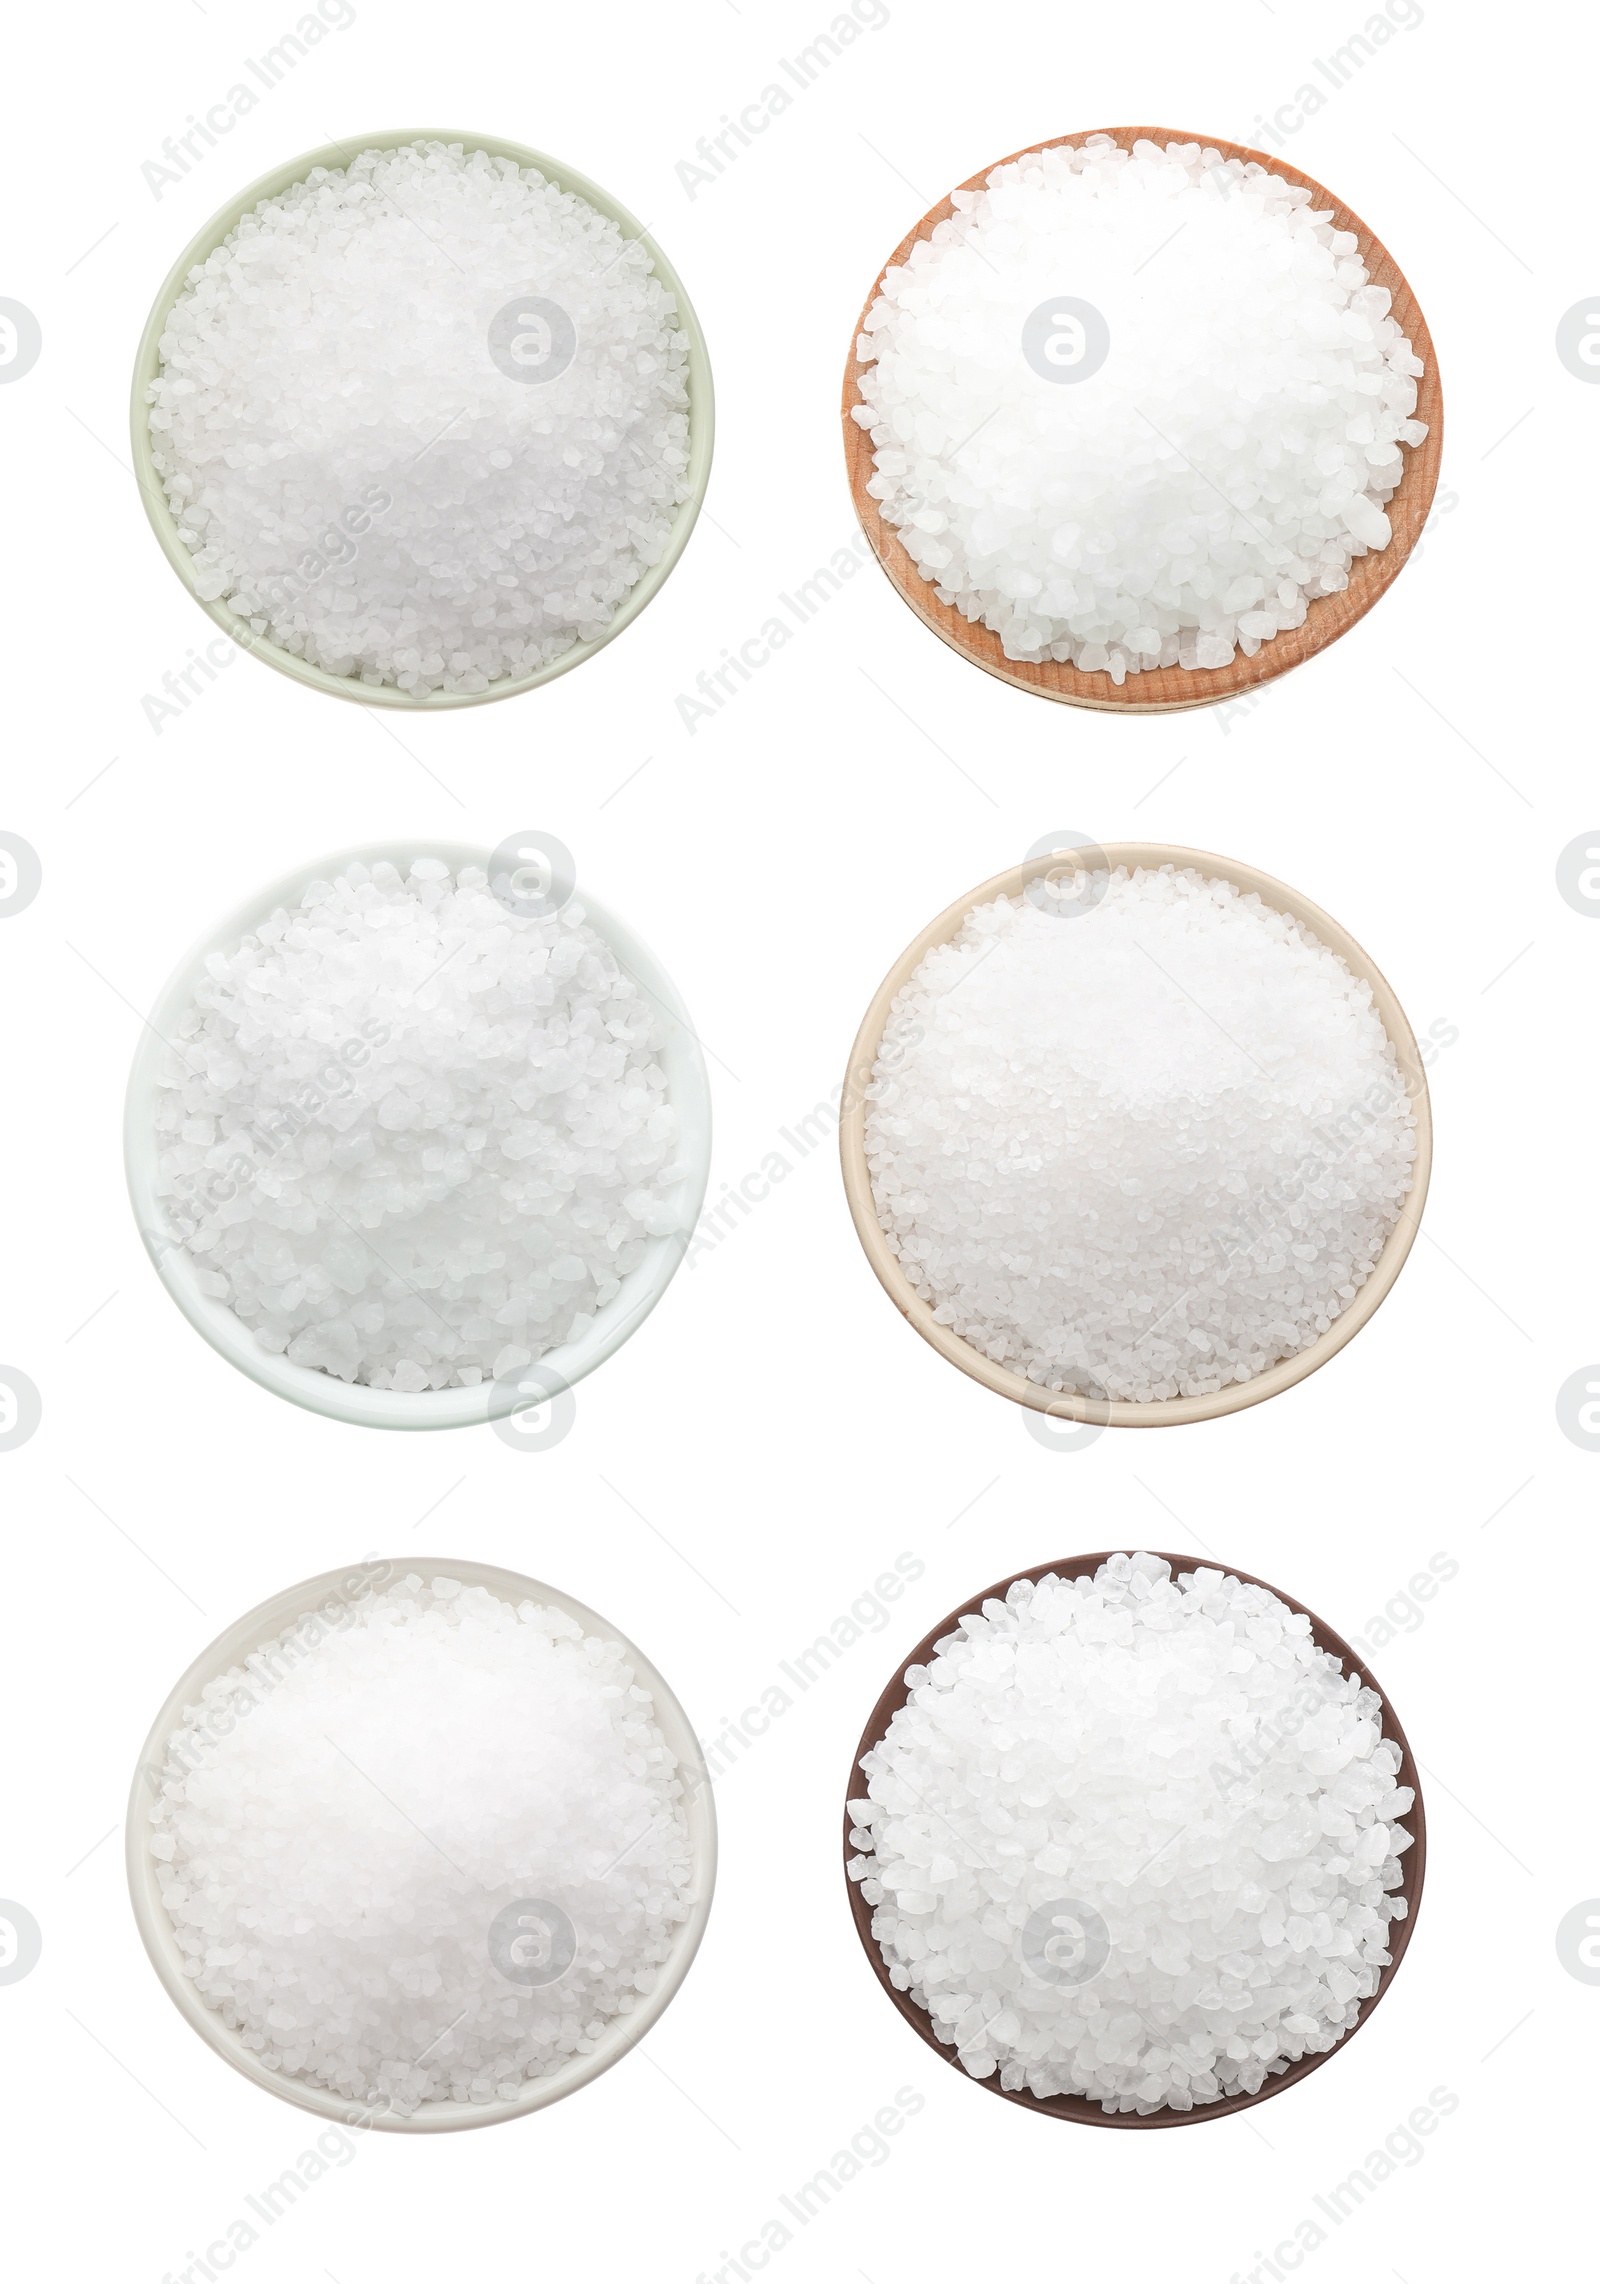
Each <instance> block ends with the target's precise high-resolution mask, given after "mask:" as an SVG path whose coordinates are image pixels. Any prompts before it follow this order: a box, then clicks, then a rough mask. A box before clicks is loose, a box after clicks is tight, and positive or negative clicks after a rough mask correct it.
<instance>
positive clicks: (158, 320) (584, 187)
mask: <svg viewBox="0 0 1600 2284" xmlns="http://www.w3.org/2000/svg"><path fill="white" fill-rule="evenodd" d="M410 143H444V144H446V145H448V144H452V143H459V144H460V145H461V147H462V148H463V149H464V150H468V151H486V152H487V153H488V154H489V156H490V157H491V158H503V159H515V160H516V162H517V164H518V165H519V166H524V167H535V168H537V169H538V171H539V173H540V174H542V175H544V176H545V177H546V178H547V179H548V180H549V181H551V182H553V183H554V184H555V186H556V188H557V189H558V190H562V191H570V192H572V193H574V194H575V195H576V196H577V197H579V198H582V199H584V200H586V201H587V203H588V204H589V205H590V206H592V207H594V208H595V209H596V210H597V212H599V213H601V214H603V215H605V216H606V217H607V219H608V220H610V221H612V222H615V223H616V225H617V227H618V228H619V229H620V230H621V232H622V235H623V236H624V237H625V238H640V239H643V240H645V241H646V242H647V244H648V246H649V249H650V259H651V264H652V267H653V268H654V271H655V274H656V276H657V277H658V278H659V279H660V280H661V283H662V284H663V285H664V286H665V287H666V289H667V291H668V292H669V293H670V294H671V295H672V296H673V298H674V300H675V302H676V304H677V317H678V323H679V325H680V326H681V328H682V330H683V333H684V335H685V337H686V339H687V341H688V345H689V367H688V373H687V375H686V378H685V383H684V385H685V387H686V389H687V390H688V395H689V466H688V468H687V470H686V472H685V473H686V480H687V482H688V485H689V496H688V498H687V499H685V500H684V501H682V502H681V503H680V505H679V506H678V508H677V510H676V511H675V513H674V516H673V523H672V534H671V537H670V538H669V540H668V542H667V545H666V548H665V550H664V552H663V553H662V555H661V556H660V557H659V558H658V560H657V561H656V562H655V563H653V564H650V565H648V566H647V568H646V569H645V570H644V572H643V573H642V574H641V576H640V577H639V578H638V579H637V580H636V581H635V583H634V584H633V586H632V587H631V588H630V589H629V590H628V592H627V594H626V595H625V596H624V597H623V600H622V602H621V603H620V604H619V605H618V608H617V613H616V616H615V617H614V618H613V619H612V621H611V623H610V625H609V626H608V627H607V628H606V631H605V633H604V634H602V635H597V636H595V637H594V638H593V640H591V641H588V642H575V643H573V644H572V645H571V646H570V647H569V648H568V649H566V650H564V651H563V652H562V653H561V655H560V657H559V658H553V659H551V660H550V662H549V663H548V665H545V666H541V667H538V668H537V669H536V670H535V671H534V672H533V673H532V674H523V675H518V676H515V677H508V678H507V679H506V680H505V681H503V682H497V683H491V685H490V686H489V688H488V689H487V690H430V691H426V692H424V693H422V694H421V695H420V696H416V695H413V694H412V693H411V692H410V691H407V690H401V689H399V688H397V687H396V686H395V685H393V684H392V683H379V684H374V683H367V682H363V681H361V680H360V678H359V677H358V676H356V675H353V674H330V673H329V672H328V670H327V669H326V668H325V667H321V666H314V665H312V664H311V662H310V660H308V659H304V658H297V657H296V656H295V654H294V652H293V651H289V650H284V649H283V648H282V647H281V646H280V645H279V644H277V643H275V642H272V641H270V640H269V639H268V638H267V637H266V636H264V635H258V634H257V633H256V632H255V631H254V629H253V628H252V627H251V625H250V622H249V621H248V619H243V618H241V617H240V616H239V615H238V613H237V612H236V611H234V610H232V609H230V608H229V606H228V604H227V603H225V602H223V601H221V600H220V599H214V600H211V601H207V600H206V599H205V597H203V596H202V595H201V594H200V593H199V592H198V590H197V582H196V578H195V570H194V563H193V560H192V558H191V557H190V554H189V550H188V548H187V547H186V546H185V545H184V543H183V541H182V540H181V539H180V538H179V536H178V525H177V519H176V517H175V516H174V515H173V513H172V509H171V507H170V505H169V503H168V500H167V495H166V491H165V488H164V486H163V484H162V481H161V478H160V477H159V476H158V475H157V473H156V468H155V461H154V456H153V452H152V447H151V443H150V423H149V411H150V407H149V404H148V402H147V400H146V397H145V391H146V389H147V388H148V386H149V384H150V383H151V382H152V381H153V380H154V379H155V377H156V374H157V372H158V371H159V369H160V361H161V360H160V351H159V343H160V340H161V336H162V334H163V333H164V332H165V330H166V325H167V319H168V316H169V315H170V313H171V310H172V307H173V304H174V303H175V302H176V301H177V299H178V296H179V294H180V292H181V291H182V289H183V286H184V284H185V281H186V280H187V278H188V275H189V272H190V270H191V269H193V268H195V267H196V266H197V265H198V264H200V263H203V262H204V261H205V259H206V257H207V256H208V255H209V254H211V253H213V252H214V251H215V250H216V248H217V247H218V246H220V245H221V243H222V241H223V240H224V239H225V238H226V237H227V236H228V234H229V232H230V231H231V230H233V229H234V228H235V227H236V226H237V225H238V223H239V222H241V221H242V220H243V218H244V217H245V215H247V214H249V213H251V212H253V210H254V209H255V208H256V207H257V206H259V205H260V203H261V202H262V200H263V199H268V198H276V197H278V196H279V195H280V194H281V193H282V192H283V191H285V190H288V189H289V188H290V187H291V186H292V185H293V184H295V183H297V182H302V181H304V179H305V177H306V176H307V175H308V174H309V173H310V172H311V170H312V168H313V167H327V168H328V169H329V170H330V171H333V170H335V169H339V168H343V167H347V166H348V165H349V164H350V162H351V160H352V159H354V158H356V157H358V156H359V155H360V154H361V153H362V152H363V151H374V150H380V151H393V150H401V149H403V148H404V147H405V146H406V145H407V144H410ZM129 428H130V434H131V437H132V442H133V471H134V478H135V481H136V482H137V484H138V487H139V496H140V498H141V499H142V500H143V502H144V511H145V514H146V516H147V517H148V518H149V521H150V528H151V530H152V531H153V532H154V533H155V535H156V539H157V541H158V543H159V545H160V548H161V552H162V554H163V555H164V556H165V557H166V559H167V561H168V562H169V563H170V564H171V566H172V568H173V570H174V571H175V572H176V573H177V575H178V577H179V579H180V580H181V581H182V582H183V585H184V586H185V588H186V589H187V590H188V592H189V594H190V596H191V597H192V599H193V600H194V601H195V602H196V603H198V604H199V606H200V608H201V609H202V610H203V611H204V612H205V613H206V615H207V617H208V618H210V619H212V620H214V621H215V623H216V625H217V626H219V627H220V628H221V630H222V632H223V633H224V634H225V635H226V636H227V637H228V639H229V641H230V642H232V643H233V644H234V645H235V647H236V648H237V649H239V650H241V651H243V652H245V653H246V654H247V655H248V656H250V657H252V658H259V659H261V660H263V661H264V662H265V663H266V664H267V665H268V666H273V667H276V668H277V670H278V672H279V673H280V674H286V675H287V676H288V677H289V678H290V680H291V681H295V682H299V683H303V684H304V685H305V686H306V687H307V688H308V689H312V690H321V691H324V692H326V693H327V694H328V695H329V696H331V697H335V698H345V699H348V700H350V701H352V702H353V703H354V704H356V705H360V706H392V707H395V708H397V709H399V710H401V711H403V712H410V713H427V712H432V713H443V712H446V711H448V710H449V709H450V708H452V707H457V706H481V705H487V704H490V703H492V702H493V701H494V700H496V699H500V698H516V697H520V696H521V694H522V693H523V692H524V691H525V690H535V689H537V688H538V687H539V686H540V684H541V683H545V682H553V681H554V680H555V679H556V678H557V677H558V676H559V675H562V674H569V673H570V672H571V671H572V669H573V668H574V667H575V666H581V665H582V664H583V662H584V660H585V659H587V658H592V657H593V656H594V654H595V652H596V651H597V650H603V649H604V648H605V646H606V644H607V643H609V642H613V641H615V639H616V637H617V636H618V635H619V634H621V632H622V631H623V629H624V627H626V626H628V625H630V624H631V623H632V621H633V620H634V619H636V618H637V617H638V616H639V613H640V612H641V611H642V610H643V609H644V608H645V606H646V604H648V603H650V602H652V601H653V600H654V598H655V597H656V596H657V595H658V594H659V593H660V591H661V589H662V588H663V587H664V586H665V584H666V582H667V579H668V577H669V576H670V574H671V572H672V570H673V568H674V566H675V565H676V563H677V561H678V558H679V557H680V556H681V555H682V553H683V551H684V549H685V548H686V547H687V546H688V544H689V535H690V533H691V532H692V531H693V530H694V527H695V523H696V521H697V519H698V517H699V514H700V510H701V508H702V507H703V506H704V504H705V497H706V492H707V490H708V488H709V486H710V482H711V455H712V447H713V443H714V440H715V433H716V400H715V392H714V390H713V387H712V380H711V359H710V353H709V351H708V350H707V347H706V339H705V334H704V332H703V331H702V329H701V325H700V320H699V318H698V317H697V316H696V315H695V311H694V304H693V303H692V302H691V301H690V299H689V296H688V294H687V293H686V292H685V290H684V286H683V281H682V279H681V278H680V277H679V275H678V273H677V271H676V270H675V269H674V268H673V266H672V264H671V262H669V261H668V259H667V257H666V255H665V254H664V253H663V252H662V251H661V248H660V246H659V245H658V244H657V242H656V240H655V238H654V236H653V235H652V233H651V232H650V231H648V230H647V229H646V228H645V227H644V225H643V224H642V223H641V222H639V221H638V220H637V219H636V217H635V216H634V215H633V214H632V213H631V212H630V211H629V209H628V208H627V207H625V206H624V205H623V204H622V202H621V201H620V199H617V198H614V197H613V196H612V194H611V193H610V192H609V191H608V190H605V189H603V188H602V187H601V185H600V184H599V183H597V182H594V181H591V179H590V178H589V176H588V175H586V174H580V173H579V171H578V169H577V168H576V167H572V166H568V165H567V163H566V161H565V160H564V159H557V158H552V157H551V156H550V154H549V153H548V152H545V151H535V150H531V149H530V148H529V147H528V145H527V144H525V143H513V142H508V141H507V140H506V138H505V137H504V136H500V135H480V134H472V133H469V132H467V131H465V130H463V129H461V128H458V127H396V128H385V129H383V130H381V131H380V132H377V133H374V134H369V135H356V136H351V137H349V138H348V139H346V140H342V141H338V142H329V143H323V144H321V145H320V146H319V147H318V148H317V149H316V150H313V151H303V152H302V153H301V154H300V156H299V157H298V158H293V159H286V160H284V161H283V162H282V163H281V164H280V165H278V166H275V167H272V168H269V170H268V171H267V173H265V174H263V175H258V176H257V178H256V180H255V181H254V182H252V183H250V184H249V185H248V186H247V187H246V188H245V189H244V190H242V191H240V192H239V193H238V194H237V195H236V196H235V197H233V198H231V199H229V200H228V201H227V203H226V204H225V205H223V206H220V207H218V209H217V211H216V212H215V213H214V214H213V215H212V216H211V218H210V220H209V221H207V222H205V223H203V224H202V225H201V227H200V229H198V230H197V231H196V232H195V234H194V236H193V237H192V238H191V239H190V241H189V243H188V245H187V246H185V248H184V250H183V252H182V253H181V254H180V255H179V256H178V259H177V260H176V261H175V262H174V263H173V265H172V268H171V269H170V270H169V271H168V273H167V275H166V278H165V279H164V281H163V283H162V285H161V289H160V291H159V292H158V293H157V295H156V298H155V301H154V303H153V304H152V306H151V310H150V314H149V316H148V317H147V318H146V320H145V325H144V331H143V332H142V333H141V335H140V337H139V346H138V349H137V351H136V353H135V356H134V365H133V387H132V396H131V400H130V408H129Z"/></svg>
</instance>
